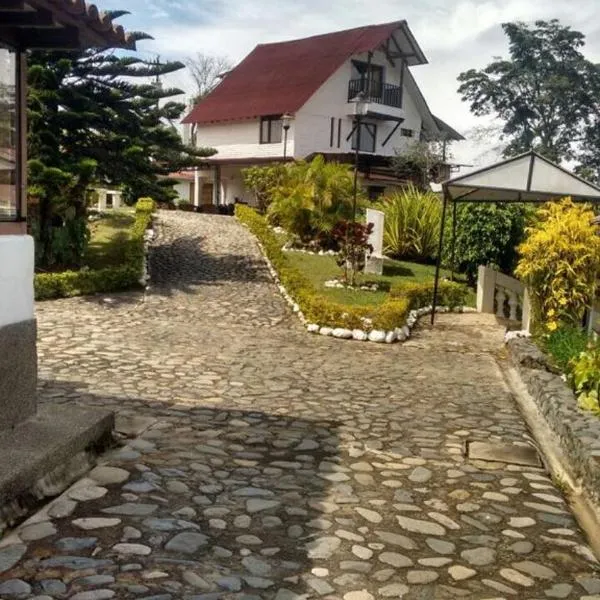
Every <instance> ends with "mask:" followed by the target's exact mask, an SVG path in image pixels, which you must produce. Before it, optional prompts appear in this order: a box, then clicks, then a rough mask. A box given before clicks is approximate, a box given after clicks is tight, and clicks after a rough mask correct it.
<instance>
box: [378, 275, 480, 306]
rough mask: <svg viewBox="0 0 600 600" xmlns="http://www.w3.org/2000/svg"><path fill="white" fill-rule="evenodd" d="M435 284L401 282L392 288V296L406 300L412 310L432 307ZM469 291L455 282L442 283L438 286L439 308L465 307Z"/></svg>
mask: <svg viewBox="0 0 600 600" xmlns="http://www.w3.org/2000/svg"><path fill="white" fill-rule="evenodd" d="M433 287H434V282H433V281H431V282H429V281H428V282H425V283H416V282H410V281H407V282H399V283H396V284H394V285H393V286H392V289H391V290H390V296H392V297H393V298H406V299H407V300H408V305H409V309H410V310H415V309H417V308H423V307H425V306H431V304H432V302H433ZM468 294H469V291H468V289H467V287H466V286H465V285H461V284H460V283H455V282H453V281H440V282H439V285H438V301H437V305H438V306H447V307H449V308H451V309H452V308H458V307H459V306H464V305H465V303H466V301H467V298H468Z"/></svg>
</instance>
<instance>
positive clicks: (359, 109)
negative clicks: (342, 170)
mask: <svg viewBox="0 0 600 600" xmlns="http://www.w3.org/2000/svg"><path fill="white" fill-rule="evenodd" d="M350 102H352V103H354V130H355V132H356V148H355V149H354V188H353V191H352V223H356V204H357V197H358V161H359V158H360V133H361V129H362V117H364V116H365V115H366V114H367V108H368V102H367V101H366V99H365V93H364V92H363V91H360V92H358V94H356V96H355V97H354V98H352V100H350Z"/></svg>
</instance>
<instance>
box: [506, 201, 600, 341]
mask: <svg viewBox="0 0 600 600" xmlns="http://www.w3.org/2000/svg"><path fill="white" fill-rule="evenodd" d="M593 218H594V212H593V211H592V209H591V208H590V206H588V205H585V204H584V205H581V204H579V205H577V204H574V203H573V202H572V200H571V199H570V198H565V199H564V200H563V201H562V202H560V203H551V204H547V205H544V206H543V207H542V208H541V209H540V210H539V211H538V219H537V222H536V223H535V224H534V225H533V226H531V227H528V228H527V229H526V232H527V238H526V240H525V241H524V242H523V243H522V244H521V245H520V246H519V253H520V255H521V258H520V260H519V264H518V266H517V269H516V271H515V273H516V275H517V277H520V278H521V279H522V280H523V282H524V283H525V284H526V285H527V286H528V287H529V289H530V292H531V298H532V305H533V310H534V321H535V322H537V323H539V324H540V325H542V326H544V327H545V329H546V330H547V331H554V330H556V329H558V327H559V326H560V325H561V324H565V325H578V324H579V323H581V320H582V318H583V314H584V311H585V309H586V307H588V306H590V305H591V304H592V301H593V297H594V291H595V286H596V281H597V279H598V275H599V274H600V237H599V236H598V229H597V226H596V225H593V224H592V219H593Z"/></svg>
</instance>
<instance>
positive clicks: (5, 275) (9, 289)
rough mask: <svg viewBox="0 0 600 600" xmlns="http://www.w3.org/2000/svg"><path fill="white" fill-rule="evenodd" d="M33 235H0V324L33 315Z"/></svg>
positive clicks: (7, 323) (27, 319) (25, 318)
mask: <svg viewBox="0 0 600 600" xmlns="http://www.w3.org/2000/svg"><path fill="white" fill-rule="evenodd" d="M33 265H34V251H33V238H32V237H31V236H29V235H0V327H4V326H6V325H12V324H13V323H21V322H22V321H29V320H31V319H33V318H34V308H33V306H34V304H33Z"/></svg>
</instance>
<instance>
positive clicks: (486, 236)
mask: <svg viewBox="0 0 600 600" xmlns="http://www.w3.org/2000/svg"><path fill="white" fill-rule="evenodd" d="M450 208H451V207H450ZM456 212H457V223H456V245H455V266H456V268H457V270H458V271H459V272H461V273H465V274H466V276H467V279H468V281H469V283H470V284H473V283H475V281H476V280H477V269H478V267H479V265H484V266H492V267H495V268H496V269H497V270H499V271H501V272H503V273H508V274H510V273H512V272H513V270H514V267H515V264H516V261H517V246H518V245H519V244H520V243H521V241H522V240H523V236H524V232H525V223H526V220H527V216H528V214H529V212H530V209H528V208H527V207H525V206H524V205H521V204H498V205H496V204H461V205H459V206H458V207H457V211H456ZM451 221H452V219H449V225H448V231H446V233H445V234H444V238H445V240H446V245H445V253H444V262H445V263H446V264H447V265H450V261H451V247H450V246H451V243H452V235H451V232H450V228H451V226H452V223H451Z"/></svg>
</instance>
